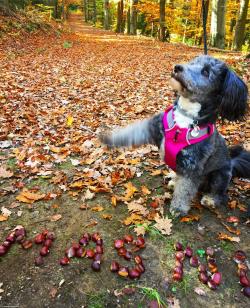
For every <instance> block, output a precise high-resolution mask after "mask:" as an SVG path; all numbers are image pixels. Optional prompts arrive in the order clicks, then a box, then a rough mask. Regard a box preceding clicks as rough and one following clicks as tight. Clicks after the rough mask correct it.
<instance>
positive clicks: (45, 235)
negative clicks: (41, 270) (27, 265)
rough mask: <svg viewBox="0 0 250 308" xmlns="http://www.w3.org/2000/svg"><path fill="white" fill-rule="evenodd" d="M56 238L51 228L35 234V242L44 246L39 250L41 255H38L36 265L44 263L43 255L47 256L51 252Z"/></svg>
mask: <svg viewBox="0 0 250 308" xmlns="http://www.w3.org/2000/svg"><path fill="white" fill-rule="evenodd" d="M54 240H55V234H54V233H53V232H50V231H49V230H44V231H43V232H42V233H38V234H37V235H36V236H35V238H34V242H35V243H36V244H37V245H42V248H41V249H40V252H39V253H40V256H37V257H36V258H35V265H36V266H40V265H42V264H43V263H44V259H43V257H46V256H47V255H48V254H49V252H50V248H51V246H52V243H53V241H54Z"/></svg>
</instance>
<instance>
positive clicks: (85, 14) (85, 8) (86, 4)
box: [83, 0, 89, 22]
mask: <svg viewBox="0 0 250 308" xmlns="http://www.w3.org/2000/svg"><path fill="white" fill-rule="evenodd" d="M83 6H84V21H85V22H88V20H89V17H88V0H83Z"/></svg>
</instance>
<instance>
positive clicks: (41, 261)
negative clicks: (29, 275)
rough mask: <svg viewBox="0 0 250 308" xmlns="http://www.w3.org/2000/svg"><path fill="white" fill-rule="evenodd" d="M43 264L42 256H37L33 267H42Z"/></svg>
mask: <svg viewBox="0 0 250 308" xmlns="http://www.w3.org/2000/svg"><path fill="white" fill-rule="evenodd" d="M43 263H44V259H43V257H42V256H38V257H36V258H35V265H36V266H40V265H43Z"/></svg>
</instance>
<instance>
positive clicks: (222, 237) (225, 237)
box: [218, 232, 240, 243]
mask: <svg viewBox="0 0 250 308" xmlns="http://www.w3.org/2000/svg"><path fill="white" fill-rule="evenodd" d="M218 240H227V241H230V242H237V243H239V242H240V238H239V237H236V236H230V235H228V234H226V233H223V232H220V233H218Z"/></svg>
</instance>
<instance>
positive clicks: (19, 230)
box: [0, 226, 32, 256]
mask: <svg viewBox="0 0 250 308" xmlns="http://www.w3.org/2000/svg"><path fill="white" fill-rule="evenodd" d="M25 236H26V230H25V229H24V227H22V226H17V227H16V228H15V229H13V230H12V231H11V232H10V233H9V234H8V235H7V237H6V238H5V241H4V242H3V243H2V245H0V256H4V255H5V254H6V253H7V252H8V251H9V249H10V248H11V246H12V245H13V244H14V243H15V242H17V243H19V244H21V245H22V247H23V248H24V249H28V248H30V247H31V246H32V242H31V243H30V241H29V240H25Z"/></svg>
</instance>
